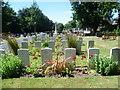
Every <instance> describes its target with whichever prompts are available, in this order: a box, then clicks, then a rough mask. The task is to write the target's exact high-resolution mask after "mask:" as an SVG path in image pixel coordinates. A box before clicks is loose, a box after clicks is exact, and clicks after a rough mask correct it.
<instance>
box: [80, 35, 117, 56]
mask: <svg viewBox="0 0 120 90" xmlns="http://www.w3.org/2000/svg"><path fill="white" fill-rule="evenodd" d="M83 39H84V40H83V43H84V44H85V46H83V47H82V50H87V42H88V40H94V41H95V46H94V47H95V48H99V49H100V54H102V55H106V56H109V54H110V49H111V48H113V47H118V40H101V38H96V37H84V38H83Z"/></svg>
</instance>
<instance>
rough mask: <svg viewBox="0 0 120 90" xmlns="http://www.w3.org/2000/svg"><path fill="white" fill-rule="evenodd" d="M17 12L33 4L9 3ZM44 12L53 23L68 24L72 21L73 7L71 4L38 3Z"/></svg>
mask: <svg viewBox="0 0 120 90" xmlns="http://www.w3.org/2000/svg"><path fill="white" fill-rule="evenodd" d="M9 3H10V5H11V7H12V8H13V9H14V10H15V11H16V12H17V11H18V10H19V9H22V8H26V7H30V6H31V5H32V2H9ZM37 4H38V6H39V8H40V9H41V10H42V12H43V13H44V14H45V15H46V16H47V17H48V18H49V19H51V20H53V22H55V21H57V22H59V23H63V24H66V23H67V22H68V21H70V20H72V18H71V17H72V11H71V5H70V3H69V2H37Z"/></svg>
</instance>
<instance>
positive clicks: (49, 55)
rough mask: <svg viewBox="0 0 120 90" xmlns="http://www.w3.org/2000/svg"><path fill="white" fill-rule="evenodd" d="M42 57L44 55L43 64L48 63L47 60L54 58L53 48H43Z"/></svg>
mask: <svg viewBox="0 0 120 90" xmlns="http://www.w3.org/2000/svg"><path fill="white" fill-rule="evenodd" d="M41 57H42V64H44V63H46V60H52V49H51V48H42V49H41Z"/></svg>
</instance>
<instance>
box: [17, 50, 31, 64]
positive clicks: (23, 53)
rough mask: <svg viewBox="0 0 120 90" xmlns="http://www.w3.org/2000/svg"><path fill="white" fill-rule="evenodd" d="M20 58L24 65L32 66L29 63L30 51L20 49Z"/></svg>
mask: <svg viewBox="0 0 120 90" xmlns="http://www.w3.org/2000/svg"><path fill="white" fill-rule="evenodd" d="M18 57H19V58H20V59H21V61H22V62H23V65H24V66H26V65H30V61H29V50H28V49H18Z"/></svg>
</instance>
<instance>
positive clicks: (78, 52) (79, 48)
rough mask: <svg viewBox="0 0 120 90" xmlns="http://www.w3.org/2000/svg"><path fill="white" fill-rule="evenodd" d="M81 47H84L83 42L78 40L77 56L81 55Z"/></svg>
mask: <svg viewBox="0 0 120 90" xmlns="http://www.w3.org/2000/svg"><path fill="white" fill-rule="evenodd" d="M81 45H82V42H81V41H80V40H77V46H76V54H77V55H80V54H81Z"/></svg>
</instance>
